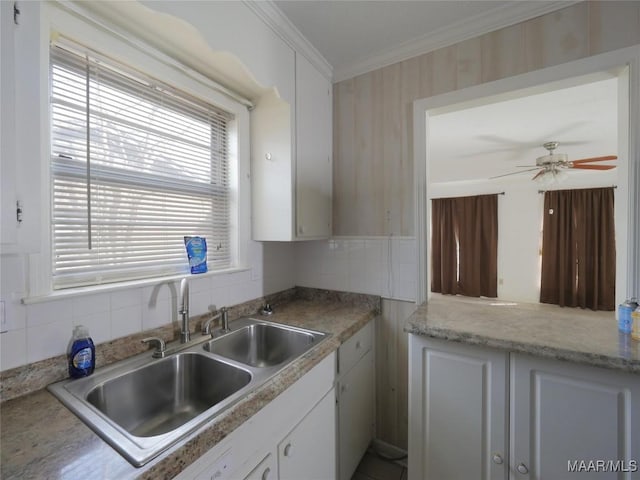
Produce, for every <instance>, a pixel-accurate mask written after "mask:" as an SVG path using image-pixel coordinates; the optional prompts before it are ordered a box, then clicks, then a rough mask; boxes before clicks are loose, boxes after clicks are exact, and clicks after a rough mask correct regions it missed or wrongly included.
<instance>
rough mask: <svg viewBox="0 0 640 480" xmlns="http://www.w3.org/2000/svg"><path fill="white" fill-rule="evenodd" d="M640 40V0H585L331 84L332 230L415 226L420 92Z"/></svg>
mask: <svg viewBox="0 0 640 480" xmlns="http://www.w3.org/2000/svg"><path fill="white" fill-rule="evenodd" d="M635 44H640V1H598V2H582V3H578V4H575V5H572V6H570V7H567V8H564V9H562V10H558V11H556V12H553V13H550V14H547V15H544V16H542V17H538V18H535V19H532V20H529V21H527V22H523V23H519V24H516V25H513V26H511V27H507V28H503V29H500V30H496V31H494V32H491V33H488V34H486V35H482V36H480V37H477V38H473V39H471V40H467V41H464V42H461V43H458V44H455V45H452V46H449V47H445V48H441V49H439V50H435V51H433V52H430V53H426V54H424V55H420V56H417V57H413V58H410V59H408V60H405V61H403V62H399V63H396V64H393V65H390V66H388V67H384V68H381V69H378V70H375V71H372V72H369V73H365V74H363V75H359V76H357V77H355V78H352V79H349V80H345V81H342V82H339V83H336V84H335V85H334V95H333V99H334V109H333V115H334V119H333V125H334V136H333V138H334V146H333V148H334V155H333V159H334V166H333V168H334V177H333V229H334V230H333V234H334V235H355V236H365V235H367V236H368V235H389V234H393V235H403V236H411V235H414V225H413V210H414V200H413V138H412V137H413V132H412V114H413V113H412V111H413V110H412V109H413V101H414V100H416V99H420V98H426V97H430V96H434V95H438V94H442V93H446V92H450V91H453V90H457V89H462V88H465V87H470V86H474V85H478V84H481V83H485V82H490V81H493V80H498V79H501V78H505V77H509V76H512V75H517V74H521V73H525V72H529V71H533V70H537V69H540V68H544V67H549V66H552V65H558V64H561V63H566V62H568V61H572V60H577V59H580V58H584V57H587V56H590V55H595V54H598V53H603V52H606V51H611V50H615V49H618V48H622V47H627V46H630V45H635Z"/></svg>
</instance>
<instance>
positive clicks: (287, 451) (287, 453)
mask: <svg viewBox="0 0 640 480" xmlns="http://www.w3.org/2000/svg"><path fill="white" fill-rule="evenodd" d="M284 456H285V457H290V456H291V444H290V443H287V446H286V447H284Z"/></svg>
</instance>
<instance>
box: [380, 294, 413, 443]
mask: <svg viewBox="0 0 640 480" xmlns="http://www.w3.org/2000/svg"><path fill="white" fill-rule="evenodd" d="M415 309H416V304H415V303H412V302H402V301H398V300H387V299H383V300H382V313H381V315H380V318H378V321H377V323H376V438H377V439H378V440H382V441H384V442H386V443H389V444H391V445H395V446H396V447H399V448H402V449H403V450H406V449H407V436H408V428H409V408H408V401H409V380H408V374H409V365H408V363H407V362H408V350H407V349H408V343H409V342H408V340H409V337H408V334H407V333H405V332H404V325H405V323H406V321H407V318H409V315H411V314H412V313H413V311H414V310H415Z"/></svg>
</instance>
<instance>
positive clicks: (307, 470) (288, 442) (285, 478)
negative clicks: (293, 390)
mask: <svg viewBox="0 0 640 480" xmlns="http://www.w3.org/2000/svg"><path fill="white" fill-rule="evenodd" d="M335 412H336V401H335V392H334V390H333V389H332V390H331V391H330V392H329V393H327V394H326V395H325V396H324V398H323V399H322V400H321V401H320V402H319V403H318V404H317V405H316V406H315V407H314V408H313V410H311V412H309V414H308V415H307V416H306V417H304V419H302V421H301V422H300V423H299V424H298V425H296V427H295V428H294V429H293V430H292V431H291V432H289V434H288V435H287V436H286V437H285V438H284V439H283V440H282V441H281V442H280V444H279V445H278V471H279V475H280V480H301V479H307V480H329V479H333V478H335V477H336V430H335Z"/></svg>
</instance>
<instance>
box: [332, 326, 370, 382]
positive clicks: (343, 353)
mask: <svg viewBox="0 0 640 480" xmlns="http://www.w3.org/2000/svg"><path fill="white" fill-rule="evenodd" d="M373 326H374V322H373V321H371V322H369V323H367V324H366V325H365V326H364V327H362V328H361V329H360V330H359V331H358V332H356V333H355V334H354V335H353V336H352V337H351V338H350V339H349V340H347V341H346V342H344V343H343V344H342V345H340V348H339V349H338V375H342V374H345V373H347V372H348V371H349V370H351V368H352V367H353V366H354V365H355V364H356V363H357V362H358V360H360V359H361V358H362V357H363V356H364V355H365V354H366V353H367V352H368V351H369V350H371V347H372V346H373Z"/></svg>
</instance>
